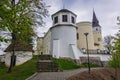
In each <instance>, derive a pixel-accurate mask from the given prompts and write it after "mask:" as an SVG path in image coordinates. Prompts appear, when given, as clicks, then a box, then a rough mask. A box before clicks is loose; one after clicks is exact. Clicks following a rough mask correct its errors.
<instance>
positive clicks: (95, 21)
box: [92, 9, 100, 27]
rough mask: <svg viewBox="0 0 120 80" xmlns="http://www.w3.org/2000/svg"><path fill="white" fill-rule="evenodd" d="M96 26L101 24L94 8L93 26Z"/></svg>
mask: <svg viewBox="0 0 120 80" xmlns="http://www.w3.org/2000/svg"><path fill="white" fill-rule="evenodd" d="M96 26H100V25H99V21H98V19H97V17H96V14H95V11H94V9H93V19H92V27H96Z"/></svg>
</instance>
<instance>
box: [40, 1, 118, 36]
mask: <svg viewBox="0 0 120 80" xmlns="http://www.w3.org/2000/svg"><path fill="white" fill-rule="evenodd" d="M44 2H45V3H46V4H47V5H50V6H51V7H49V8H48V10H49V14H50V15H52V14H53V13H55V12H57V11H58V10H60V9H63V6H64V7H65V9H68V10H70V11H73V12H74V13H75V14H77V22H81V21H90V22H91V21H92V14H93V8H94V10H95V13H96V16H97V18H98V20H99V23H100V25H101V26H102V35H103V37H104V36H106V35H114V34H115V33H116V32H117V30H118V25H117V24H116V23H117V16H120V6H119V5H120V0H44ZM45 22H46V25H45V27H43V28H41V31H39V32H40V33H41V34H42V33H43V32H46V31H47V30H48V29H49V28H50V27H51V26H52V20H51V16H49V17H48V18H46V19H45Z"/></svg>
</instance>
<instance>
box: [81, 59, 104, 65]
mask: <svg viewBox="0 0 120 80" xmlns="http://www.w3.org/2000/svg"><path fill="white" fill-rule="evenodd" d="M89 61H90V63H92V64H97V65H99V66H102V64H101V60H100V57H89ZM80 62H81V64H82V63H88V58H87V57H80Z"/></svg>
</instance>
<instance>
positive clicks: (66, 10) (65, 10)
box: [52, 9, 77, 16]
mask: <svg viewBox="0 0 120 80" xmlns="http://www.w3.org/2000/svg"><path fill="white" fill-rule="evenodd" d="M60 12H70V13H72V14H74V15H75V16H77V15H76V14H75V13H73V12H72V11H69V10H68V9H61V10H59V11H57V12H56V13H54V14H53V15H52V16H54V15H55V14H57V13H60Z"/></svg>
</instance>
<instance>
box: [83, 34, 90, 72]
mask: <svg viewBox="0 0 120 80" xmlns="http://www.w3.org/2000/svg"><path fill="white" fill-rule="evenodd" d="M88 34H89V33H87V32H86V33H84V35H85V36H86V46H87V56H88V73H89V74H90V59H89V53H88V39H87V36H88Z"/></svg>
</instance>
